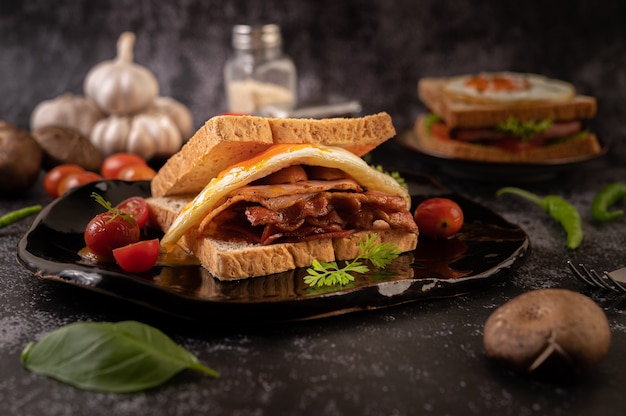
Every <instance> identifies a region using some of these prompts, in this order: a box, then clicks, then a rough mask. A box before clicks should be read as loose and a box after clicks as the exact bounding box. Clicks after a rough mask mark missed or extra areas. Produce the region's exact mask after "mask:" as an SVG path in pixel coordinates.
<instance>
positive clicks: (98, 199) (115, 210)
mask: <svg viewBox="0 0 626 416" xmlns="http://www.w3.org/2000/svg"><path fill="white" fill-rule="evenodd" d="M91 197H92V198H93V199H95V200H96V202H97V203H98V204H100V205H102V206H103V207H104V208H105V209H106V210H107V211H108V212H110V213H111V214H113V216H112V217H111V218H109V220H108V221H107V222H111V221H113V220H114V219H115V218H117V217H121V218H122V219H124V221H126V222H131V221H132V222H134V219H133V217H132V215H130V214H125V213H123V212H122V211H120V209H119V208H116V207H114V206H113V204H111V203H110V202H109V201H107V200H106V199H104V198H103V197H102V195H100V194H99V193H97V192H92V193H91Z"/></svg>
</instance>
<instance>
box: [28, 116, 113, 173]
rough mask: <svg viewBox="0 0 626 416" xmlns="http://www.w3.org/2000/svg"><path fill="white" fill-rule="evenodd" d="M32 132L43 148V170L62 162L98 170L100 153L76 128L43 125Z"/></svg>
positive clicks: (100, 159)
mask: <svg viewBox="0 0 626 416" xmlns="http://www.w3.org/2000/svg"><path fill="white" fill-rule="evenodd" d="M32 134H33V137H34V138H35V140H37V143H39V145H40V146H41V148H42V149H43V161H42V167H43V168H44V169H45V170H50V169H52V168H53V167H55V166H57V165H61V164H63V163H72V164H75V165H78V166H81V167H82V168H84V169H85V170H88V171H92V172H98V171H99V170H100V166H101V165H102V154H101V153H100V151H99V150H98V149H97V148H96V147H95V146H94V145H93V144H92V143H91V142H90V141H89V139H88V138H87V137H85V136H83V135H82V134H81V133H80V132H79V131H78V130H76V129H74V128H71V127H65V126H44V127H39V128H37V129H35V130H34V131H33V132H32Z"/></svg>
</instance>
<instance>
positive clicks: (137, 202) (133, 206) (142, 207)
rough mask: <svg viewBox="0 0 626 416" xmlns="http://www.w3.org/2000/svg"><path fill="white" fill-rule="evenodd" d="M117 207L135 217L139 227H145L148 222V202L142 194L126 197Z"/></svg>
mask: <svg viewBox="0 0 626 416" xmlns="http://www.w3.org/2000/svg"><path fill="white" fill-rule="evenodd" d="M115 208H117V209H119V210H120V211H122V212H123V213H124V214H128V215H130V216H131V217H133V219H134V220H135V222H137V225H138V226H139V228H143V227H144V226H145V225H146V223H147V222H148V204H146V200H145V199H143V198H142V197H140V196H133V197H130V198H128V199H125V200H124V201H122V202H120V203H119V204H117V205H116V206H115Z"/></svg>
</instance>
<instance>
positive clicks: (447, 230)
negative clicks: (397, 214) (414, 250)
mask: <svg viewBox="0 0 626 416" xmlns="http://www.w3.org/2000/svg"><path fill="white" fill-rule="evenodd" d="M414 217H415V223H416V224H417V227H418V228H419V233H420V235H423V236H425V237H429V238H435V239H437V238H448V237H451V236H453V235H454V234H456V233H457V232H459V230H460V229H461V227H462V226H463V220H464V216H463V210H462V209H461V207H460V206H459V204H457V203H456V202H454V201H452V200H451V199H448V198H430V199H427V200H425V201H423V202H422V203H421V204H419V205H418V206H417V208H416V209H415V216H414Z"/></svg>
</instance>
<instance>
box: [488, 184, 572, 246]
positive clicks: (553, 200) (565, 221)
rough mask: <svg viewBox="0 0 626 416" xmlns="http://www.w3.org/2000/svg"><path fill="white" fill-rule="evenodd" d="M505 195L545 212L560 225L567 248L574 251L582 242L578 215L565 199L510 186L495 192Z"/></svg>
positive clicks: (498, 194)
mask: <svg viewBox="0 0 626 416" xmlns="http://www.w3.org/2000/svg"><path fill="white" fill-rule="evenodd" d="M505 193H511V194H515V195H518V196H521V197H523V198H526V199H528V200H529V201H532V202H534V203H535V204H537V205H539V206H540V207H541V208H542V209H543V210H544V211H545V212H547V213H548V214H549V215H550V216H551V217H552V218H554V219H555V220H556V221H558V222H559V223H560V224H561V226H562V227H563V229H564V230H565V233H566V234H567V247H568V248H569V249H571V250H574V249H576V248H578V247H579V246H580V244H581V243H582V241H583V227H582V221H581V219H580V214H579V213H578V210H577V209H576V207H574V206H573V205H571V204H570V203H569V202H567V201H566V200H565V199H563V198H561V197H560V196H557V195H548V196H545V197H543V198H542V197H540V196H538V195H535V194H533V193H531V192H528V191H526V190H524V189H520V188H515V187H512V186H508V187H505V188H501V189H500V190H498V192H496V195H497V196H500V195H502V194H505Z"/></svg>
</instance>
